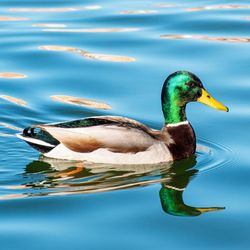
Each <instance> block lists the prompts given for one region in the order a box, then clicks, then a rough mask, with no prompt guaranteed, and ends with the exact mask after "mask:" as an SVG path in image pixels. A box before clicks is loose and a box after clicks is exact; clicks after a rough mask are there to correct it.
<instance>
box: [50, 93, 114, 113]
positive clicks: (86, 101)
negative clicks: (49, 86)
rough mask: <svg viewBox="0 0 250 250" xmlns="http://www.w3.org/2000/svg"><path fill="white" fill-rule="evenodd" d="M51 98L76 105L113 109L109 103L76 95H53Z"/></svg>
mask: <svg viewBox="0 0 250 250" xmlns="http://www.w3.org/2000/svg"><path fill="white" fill-rule="evenodd" d="M50 98H51V99H52V100H54V101H58V102H63V103H69V104H74V105H79V106H86V107H89V108H95V109H105V110H107V109H111V106H110V105H109V104H107V103H103V102H97V101H93V100H89V99H85V98H79V97H74V96H65V95H53V96H51V97H50Z"/></svg>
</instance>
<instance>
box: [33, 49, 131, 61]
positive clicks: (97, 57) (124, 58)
mask: <svg viewBox="0 0 250 250" xmlns="http://www.w3.org/2000/svg"><path fill="white" fill-rule="evenodd" d="M38 48H39V49H41V50H49V51H64V52H73V53H78V54H80V55H81V56H83V57H85V58H88V59H93V60H98V61H109V62H134V61H136V59H135V58H133V57H128V56H121V55H110V54H96V53H92V52H88V51H85V50H82V49H79V48H73V47H65V46H57V45H43V46H39V47H38Z"/></svg>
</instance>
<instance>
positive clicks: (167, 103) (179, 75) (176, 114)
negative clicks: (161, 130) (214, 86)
mask: <svg viewBox="0 0 250 250" xmlns="http://www.w3.org/2000/svg"><path fill="white" fill-rule="evenodd" d="M161 100H162V110H163V114H164V118H165V123H166V124H170V123H178V122H182V121H186V113H185V108H186V104H187V103H189V102H195V101H199V102H201V103H204V104H207V105H209V106H210V107H213V108H215V109H219V110H223V111H228V108H227V107H225V106H224V105H223V104H221V103H220V102H218V101H216V100H215V99H213V98H212V96H211V95H210V94H209V93H208V92H207V91H206V90H205V88H204V87H203V84H202V82H201V80H200V79H199V78H198V77H197V76H195V75H194V74H192V73H190V72H188V71H177V72H175V73H173V74H171V75H169V76H168V78H167V79H166V81H165V82H164V85H163V88H162V93H161Z"/></svg>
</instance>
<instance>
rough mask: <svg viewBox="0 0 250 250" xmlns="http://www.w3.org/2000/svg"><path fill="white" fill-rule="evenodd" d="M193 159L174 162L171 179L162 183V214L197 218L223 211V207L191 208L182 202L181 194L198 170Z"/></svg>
mask: <svg viewBox="0 0 250 250" xmlns="http://www.w3.org/2000/svg"><path fill="white" fill-rule="evenodd" d="M195 165H196V159H195V157H190V158H189V159H186V160H182V161H178V162H174V163H173V165H172V168H171V175H172V178H171V180H170V181H169V182H166V183H162V188H161V190H160V199H161V205H162V209H163V211H164V212H166V213H168V214H171V215H175V216H198V215H201V214H202V213H205V212H209V211H217V210H222V209H225V208H224V207H204V208H200V207H192V206H189V205H186V204H185V203H184V201H183V192H184V190H185V188H186V187H187V185H188V183H189V182H190V181H191V179H192V177H194V176H195V175H196V174H197V173H198V170H197V169H194V168H193V167H194V166H195Z"/></svg>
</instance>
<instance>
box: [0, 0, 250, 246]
mask: <svg viewBox="0 0 250 250" xmlns="http://www.w3.org/2000/svg"><path fill="white" fill-rule="evenodd" d="M159 4H172V6H169V7H166V6H165V7H164V6H162V5H159ZM230 4H231V5H229V4H228V1H201V0H200V1H185V2H183V1H172V2H167V3H166V2H165V3H164V2H161V1H159V2H156V1H152V0H149V1H142V0H137V1H93V0H92V1H84V2H83V1H80V0H74V1H70V2H68V1H63V0H57V1H50V0H46V1H32V0H30V1H21V0H20V1H19V0H8V1H7V0H2V1H1V9H0V31H1V39H0V48H1V50H0V58H1V60H0V76H1V73H3V72H12V73H18V74H21V75H25V76H26V77H25V78H6V75H2V76H4V77H1V78H0V90H1V91H0V95H1V98H0V106H1V109H0V110H1V111H0V114H1V116H0V135H1V136H0V152H1V162H0V174H1V175H0V198H1V199H0V221H1V223H0V243H1V249H4V250H5V249H25V250H26V249H74V250H75V249H145V250H146V249H167V248H169V249H170V248H172V249H221V248H224V249H249V244H250V239H249V231H250V227H249V222H250V221H249V216H250V212H249V211H250V202H249V199H248V195H249V176H250V169H249V159H248V151H249V149H248V146H249V140H250V136H249V122H250V109H249V105H250V99H249V89H250V87H249V81H250V77H249V58H250V50H249V41H250V40H249V39H250V29H249V27H250V20H249V19H248V17H249V16H250V11H249V8H250V5H249V2H248V1H234V2H231V3H230ZM218 5H220V6H218ZM84 6H97V7H95V8H93V9H92V10H86V9H79V8H82V7H84ZM209 6H210V7H209ZM211 6H213V7H212V8H211ZM100 7H101V8H100ZM21 8H25V9H21ZM51 8H52V9H51ZM69 8H70V9H69ZM72 8H73V9H72ZM190 8H196V9H191V10H192V11H191V10H190ZM197 8H198V9H197ZM11 9H12V10H11ZM13 9H14V10H13ZM21 10H22V11H21ZM131 10H151V12H149V13H147V12H145V11H144V12H140V13H131V12H126V11H131ZM152 10H153V11H152ZM126 13H128V14H126ZM1 17H12V18H13V17H15V18H22V19H21V20H12V21H11V20H4V19H6V18H2V19H1ZM24 18H26V19H27V20H24ZM37 24H40V26H37ZM41 24H43V25H44V24H47V26H48V24H50V25H51V24H57V25H58V24H60V25H61V26H58V27H57V26H56V27H51V26H50V27H41ZM62 25H64V26H63V27H62ZM112 28H115V29H118V30H116V31H119V32H97V30H95V32H93V30H92V32H90V30H87V31H88V32H86V29H112ZM76 29H77V30H78V32H72V31H77V30H76ZM79 29H85V32H79ZM121 29H127V30H121ZM69 31H70V32H69ZM99 31H100V30H99ZM102 31H107V30H102ZM109 31H112V30H109ZM113 31H114V30H113ZM120 31H124V32H120ZM163 36H165V38H164V37H163ZM41 46H61V47H60V49H59V50H58V49H57V50H55V49H54V50H51V48H52V47H49V48H50V49H47V50H44V49H41ZM65 47H67V48H68V47H70V48H75V49H76V51H74V52H72V51H71V52H70V51H62V50H63V48H64V50H65ZM42 48H44V47H42ZM82 51H87V52H90V53H94V54H106V55H119V56H125V57H129V58H132V59H133V60H132V61H131V62H115V61H112V60H114V59H112V57H109V61H103V60H98V59H100V57H99V58H98V57H96V56H95V55H94V58H93V54H92V58H88V57H86V54H84V53H85V52H84V53H81V52H82ZM84 55H85V56H84ZM180 69H185V70H189V71H191V72H193V73H195V74H196V75H198V76H199V77H200V79H201V80H202V81H203V84H204V86H205V87H206V88H207V90H208V91H209V92H210V93H211V94H212V95H213V96H214V97H215V98H216V99H218V100H219V101H221V102H223V103H224V104H226V105H227V106H228V107H229V109H230V112H229V113H223V112H219V111H216V110H213V109H211V108H209V107H206V106H204V105H202V104H199V103H192V104H189V105H188V108H187V116H188V119H189V121H190V122H191V123H192V125H193V127H194V129H195V132H196V135H197V137H198V149H197V154H196V158H192V159H189V160H184V161H182V162H180V163H178V164H177V165H171V164H166V165H164V164H163V165H160V166H148V167H146V166H145V167H137V168H135V167H125V166H120V168H119V167H114V166H107V165H98V166H96V165H89V166H87V167H86V168H82V166H81V165H79V163H72V162H66V161H65V162H62V161H52V160H49V159H44V158H41V156H40V155H39V154H38V153H37V152H36V151H34V150H33V149H32V148H30V147H29V146H28V145H27V144H25V143H24V142H22V141H20V140H19V139H17V138H16V137H15V136H13V135H14V134H15V133H17V132H18V131H17V130H18V128H23V127H26V126H28V125H30V124H37V123H47V122H55V121H65V120H72V119H79V118H82V117H87V116H92V115H110V114H111V115H122V116H127V117H130V118H133V119H137V120H139V121H141V122H144V123H145V124H147V125H149V126H151V127H153V128H157V129H159V128H160V127H161V126H162V122H163V117H162V113H161V103H160V91H161V87H162V83H163V81H164V79H165V78H166V77H167V76H168V75H169V74H170V73H172V72H173V71H176V70H180ZM53 95H64V96H74V97H78V98H87V99H90V100H96V101H99V102H104V103H107V104H109V105H110V106H111V107H112V109H111V110H101V109H96V108H90V107H85V106H79V105H72V104H67V103H62V102H56V101H54V100H53V99H51V98H50V97H51V96H53ZM2 96H5V99H4V98H2ZM6 96H9V97H15V98H18V99H21V100H23V101H25V102H26V104H25V103H23V105H20V102H19V104H17V103H15V102H16V101H14V102H13V99H12V102H11V101H10V100H11V99H10V98H8V97H7V100H6ZM10 125H12V126H15V127H17V128H13V127H10ZM15 129H16V130H15ZM160 190H164V192H169V190H175V191H176V192H175V194H174V197H175V195H177V196H178V195H179V196H178V197H183V199H184V202H185V204H186V205H184V203H183V204H182V203H181V202H179V203H178V202H177V204H175V205H176V206H177V208H176V209H175V210H171V211H170V209H167V208H166V207H164V206H163V207H162V203H161V202H162V197H161V195H160V193H159V192H160ZM161 192H163V191H161ZM182 192H183V193H182ZM180 204H181V205H182V206H181V207H178V205H180ZM168 205H169V203H167V206H168ZM187 206H191V208H189V207H187ZM196 207H198V208H199V207H218V208H221V210H220V211H212V212H208V213H202V214H199V213H196V214H195V215H196V216H191V215H194V214H193V213H194V211H196V212H197V210H196ZM190 209H191V210H190ZM190 211H191V212H190ZM177 215H179V216H177ZM180 215H185V216H180Z"/></svg>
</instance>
